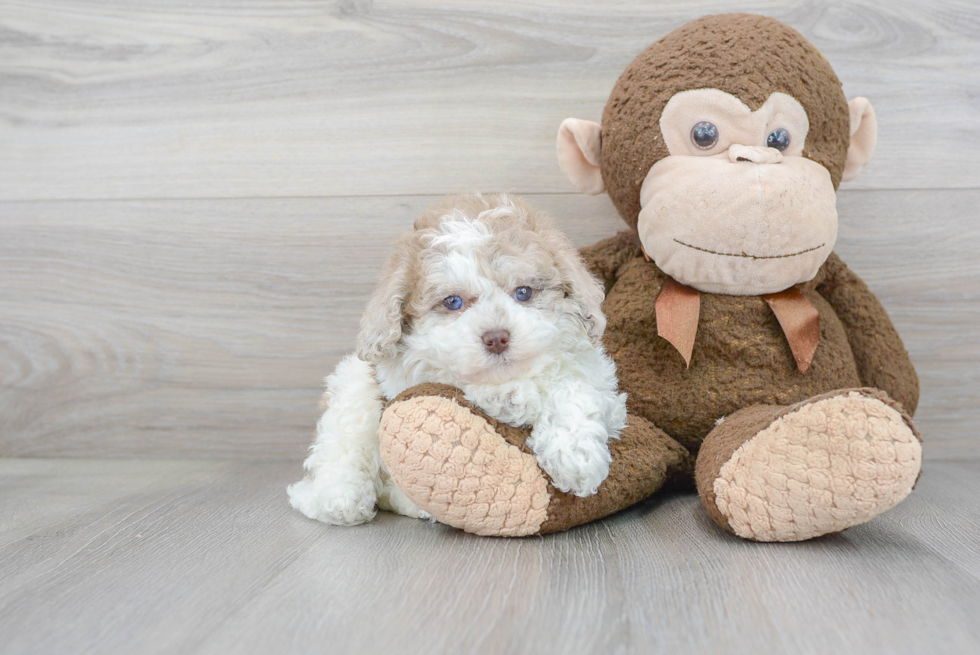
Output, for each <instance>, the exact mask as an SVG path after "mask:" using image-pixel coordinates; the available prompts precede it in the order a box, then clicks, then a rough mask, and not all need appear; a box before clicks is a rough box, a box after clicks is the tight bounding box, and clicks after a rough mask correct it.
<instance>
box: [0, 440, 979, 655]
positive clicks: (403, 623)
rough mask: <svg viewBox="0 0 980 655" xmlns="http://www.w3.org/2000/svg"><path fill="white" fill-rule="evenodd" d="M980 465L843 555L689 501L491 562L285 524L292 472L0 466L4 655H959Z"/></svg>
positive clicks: (464, 541)
mask: <svg viewBox="0 0 980 655" xmlns="http://www.w3.org/2000/svg"><path fill="white" fill-rule="evenodd" d="M978 466H980V464H978V463H977V462H930V463H927V465H926V468H925V474H924V476H923V478H922V480H921V482H920V484H919V486H918V488H917V489H916V490H915V492H913V494H912V495H911V496H910V497H909V498H908V499H907V500H906V501H905V502H904V503H903V504H901V505H899V506H898V507H897V508H895V509H894V510H892V511H891V512H888V513H886V514H884V515H883V516H881V517H878V518H877V519H875V520H873V521H871V522H870V523H868V524H865V525H863V526H859V527H857V528H853V529H851V530H849V531H847V532H846V533H843V534H839V535H834V536H830V537H826V538H822V539H817V540H814V541H810V542H805V543H799V544H757V543H750V542H745V541H740V540H738V539H737V538H734V537H731V536H729V535H727V534H725V533H723V532H721V531H720V530H718V529H717V528H716V527H715V526H714V525H713V524H712V523H711V522H710V520H709V519H708V518H707V517H706V516H705V514H704V512H703V510H702V509H701V508H700V506H699V504H698V501H697V498H696V497H695V496H693V495H665V496H659V497H654V498H653V499H651V500H648V501H646V502H645V503H642V504H640V505H638V506H636V507H634V508H631V509H629V510H627V511H625V512H622V513H620V514H619V515H617V516H615V517H612V518H610V519H607V520H605V521H602V522H599V523H596V524H592V525H589V526H585V527H582V528H579V529H576V530H572V531H570V532H567V533H561V534H556V535H551V536H548V537H545V538H529V539H526V540H502V539H487V538H480V537H474V536H471V535H465V534H462V533H459V532H457V531H454V530H452V529H450V528H447V527H445V526H440V525H431V524H427V523H423V522H420V521H416V520H412V519H406V518H403V517H395V516H393V515H390V514H382V515H380V516H379V518H378V519H377V520H376V521H375V522H374V523H371V524H368V525H365V526H362V527H358V528H337V527H329V526H324V525H322V524H318V523H315V522H313V521H309V520H307V519H305V518H304V517H302V516H301V515H299V514H298V513H296V512H294V511H293V510H291V509H290V508H289V507H288V505H287V503H286V498H285V493H284V485H285V484H286V483H287V482H289V481H291V480H293V479H294V478H295V477H296V476H297V475H299V472H300V470H299V464H298V463H295V462H294V463H282V462H279V463H268V462H244V461H235V462H221V461H210V462H206V461H198V462H163V461H158V462H148V461H144V462H140V461H99V460H74V461H71V460H30V459H19V460H0V634H2V635H3V637H4V649H3V650H4V652H5V653H10V654H11V655H13V654H15V653H39V652H48V653H54V652H57V653H117V652H119V653H121V652H125V653H132V654H134V655H135V654H142V653H174V652H195V653H230V652H234V653H269V652H275V653H309V652H323V651H324V650H325V649H326V650H328V651H329V652H336V653H350V654H352V655H354V654H358V653H381V652H392V653H405V654H412V653H450V652H452V653H461V652H462V653H527V652H547V653H676V652H712V653H718V652H725V653H760V652H781V653H789V652H793V653H828V652H833V653H841V654H842V655H846V654H851V653H855V654H860V655H872V654H879V653H880V654H885V653H888V654H904V653H923V652H928V653H951V654H952V653H971V652H976V651H977V650H978V649H980V626H978V624H977V622H976V617H977V616H978V615H980V555H978V553H980V536H978V535H980V509H978V506H977V504H976V502H975V499H976V497H977V494H978V493H980V475H978V474H980V468H978Z"/></svg>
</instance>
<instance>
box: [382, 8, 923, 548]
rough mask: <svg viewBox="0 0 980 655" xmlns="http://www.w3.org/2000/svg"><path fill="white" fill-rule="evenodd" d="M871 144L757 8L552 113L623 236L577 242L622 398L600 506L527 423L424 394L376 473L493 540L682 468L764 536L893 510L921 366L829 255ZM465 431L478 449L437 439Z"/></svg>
mask: <svg viewBox="0 0 980 655" xmlns="http://www.w3.org/2000/svg"><path fill="white" fill-rule="evenodd" d="M876 137H877V126H876V122H875V115H874V111H873V109H872V107H871V105H870V103H869V102H868V101H867V100H866V99H864V98H855V99H854V100H852V101H850V102H847V100H846V99H845V97H844V95H843V92H842V90H841V83H840V81H839V80H838V79H837V76H836V75H835V74H834V71H833V70H832V68H831V67H830V64H829V63H828V62H827V60H826V59H824V57H823V56H822V55H821V54H820V53H819V52H818V51H817V50H816V48H814V46H813V45H812V44H810V43H809V42H808V41H807V40H806V39H805V38H803V36H802V35H800V34H799V33H798V32H797V31H795V30H793V29H792V28H790V27H788V26H786V25H784V24H782V23H780V22H778V21H776V20H774V19H770V18H765V17H761V16H753V15H745V14H728V15H720V16H709V17H705V18H701V19H699V20H696V21H693V22H691V23H689V24H687V25H685V26H683V27H681V28H679V29H678V30H676V31H674V32H672V33H670V34H668V35H667V36H665V37H664V38H662V39H661V40H659V41H657V42H656V43H654V44H653V45H652V46H650V47H649V48H648V49H647V50H646V51H644V52H643V53H641V54H640V55H639V56H638V57H637V58H636V59H635V60H634V61H633V63H631V64H630V65H629V66H628V67H627V69H626V71H625V72H624V73H623V74H622V76H621V77H620V78H619V80H618V82H617V83H616V86H615V87H614V89H613V91H612V94H611V96H610V98H609V101H608V103H607V105H606V108H605V111H604V113H603V117H602V124H601V125H600V124H597V123H592V122H588V121H583V120H577V119H568V120H566V121H564V122H563V123H562V125H561V128H560V130H559V134H558V159H559V164H560V166H561V168H562V170H563V171H564V172H565V174H566V175H567V177H568V178H569V179H570V180H571V181H572V183H573V184H574V185H575V186H576V187H577V188H578V189H579V190H581V191H583V192H585V193H590V194H597V193H602V192H603V191H606V192H608V193H609V196H610V198H611V199H612V201H613V203H614V205H615V206H616V208H617V210H618V211H619V213H620V215H621V216H622V218H623V219H624V221H625V222H626V224H627V225H628V226H629V228H630V229H629V230H628V231H626V232H622V233H620V234H619V235H617V236H615V237H612V238H610V239H607V240H605V241H602V242H600V243H598V244H595V245H594V246H591V247H589V248H586V249H584V250H583V255H584V257H585V259H586V262H587V263H589V264H590V266H591V267H592V269H593V271H594V272H595V273H596V275H598V276H599V278H600V279H601V280H602V281H603V282H604V283H605V287H606V294H607V296H606V300H605V302H604V304H603V310H604V312H605V314H606V316H607V318H608V326H607V329H606V333H605V337H604V343H605V346H606V349H607V350H608V352H609V353H610V354H611V355H612V357H613V359H614V360H615V361H616V365H617V370H618V373H619V377H620V385H621V388H622V390H623V391H626V392H627V393H628V394H629V400H628V408H629V410H630V419H629V427H628V428H627V430H626V431H624V433H623V436H622V438H621V439H620V440H619V441H617V442H612V443H611V444H610V446H611V450H612V452H613V464H612V467H611V469H610V475H609V478H608V479H607V480H606V482H605V483H603V485H601V486H600V488H599V492H598V493H597V494H595V495H594V496H590V497H586V498H579V497H574V496H569V495H567V494H562V493H561V492H559V491H557V490H556V489H555V488H554V487H553V486H552V485H551V484H550V481H549V480H548V477H547V475H546V474H545V473H544V472H543V471H541V470H540V469H539V468H538V467H537V465H536V463H535V462H534V458H533V456H531V455H530V454H529V452H528V451H527V449H526V448H524V447H523V440H524V438H525V437H526V436H527V435H526V431H522V430H518V429H516V428H511V427H509V426H506V425H500V424H497V423H496V422H494V421H493V420H492V419H489V418H488V417H486V416H485V415H483V414H482V413H481V412H479V410H477V409H476V408H474V407H472V406H470V405H468V404H467V403H466V402H465V401H464V400H462V399H461V397H460V396H461V394H460V393H459V392H458V391H457V390H455V389H452V388H446V387H440V386H435V385H425V386H423V387H417V388H415V389H411V390H409V391H408V392H406V393H405V394H403V395H402V396H401V397H399V398H397V399H396V400H395V401H393V402H392V403H391V404H390V405H389V407H388V408H387V410H386V412H385V414H384V416H383V418H382V429H381V443H382V458H383V459H384V461H385V463H386V464H387V466H388V468H389V471H390V473H391V475H392V478H393V479H394V480H395V482H396V483H397V484H398V485H399V486H400V487H403V488H405V489H412V492H411V493H409V495H410V497H411V498H412V500H413V501H414V502H415V503H416V504H418V505H419V507H421V508H422V509H423V510H425V511H428V512H429V513H431V514H432V515H433V516H435V517H436V518H437V519H439V520H440V521H443V522H446V523H449V524H450V525H453V526H456V527H459V528H462V529H464V530H468V531H471V532H476V533H479V534H493V535H508V536H520V535H529V534H543V533H546V532H551V531H555V530H561V529H565V528H568V527H572V526H574V525H578V524H581V523H585V522H587V521H591V520H594V519H596V518H600V517H602V516H605V515H607V514H610V513H612V512H615V511H618V510H620V509H622V508H624V507H626V506H628V505H629V504H632V503H634V502H636V501H638V500H640V499H642V498H644V497H646V496H648V495H650V494H652V493H654V492H655V491H657V490H658V489H660V488H662V487H663V486H665V485H671V484H674V485H681V486H683V485H684V484H686V483H687V484H689V483H690V482H691V481H692V478H693V481H694V483H695V484H696V487H697V490H698V493H699V495H700V497H701V500H702V503H703V505H704V507H705V508H706V510H707V512H708V514H709V515H710V516H711V518H712V519H714V521H715V522H716V523H717V524H718V525H719V526H721V527H722V528H724V529H725V530H727V531H729V532H732V533H734V534H736V535H738V536H740V537H743V538H746V539H753V540H759V541H797V540H802V539H809V538H813V537H816V536H820V535H823V534H828V533H832V532H837V531H840V530H844V529H847V528H849V527H852V526H854V525H858V524H860V523H863V522H864V521H867V520H869V519H871V518H873V517H874V516H876V515H877V514H879V513H881V512H883V511H885V510H887V509H889V508H891V507H893V506H894V505H896V504H897V503H898V502H900V501H901V500H902V499H903V498H905V497H906V496H907V495H908V494H909V492H910V491H911V490H912V488H913V486H914V484H915V482H916V480H917V478H918V475H919V472H920V468H921V458H922V449H921V445H920V438H919V435H918V432H917V431H916V429H915V427H914V425H913V423H912V419H911V414H912V413H913V412H914V411H915V406H916V403H917V401H918V379H917V377H916V374H915V370H914V369H913V367H912V364H911V362H910V360H909V357H908V354H907V353H906V351H905V348H904V346H903V345H902V341H901V339H900V337H899V336H898V333H897V332H896V330H895V328H894V327H893V325H892V323H891V321H890V320H889V318H888V316H887V314H886V313H885V310H884V308H883V307H882V306H881V304H880V302H879V301H878V300H877V298H875V296H874V295H873V294H872V293H871V292H870V291H869V290H868V288H867V286H866V285H865V284H864V282H862V281H861V279H860V278H859V277H858V276H857V275H855V274H854V273H853V272H852V271H850V270H849V269H848V268H847V266H846V265H845V264H844V263H843V262H842V261H841V260H840V259H839V258H838V257H837V256H836V255H835V254H833V247H834V243H835V241H836V237H837V211H836V190H837V187H838V185H839V184H840V182H841V181H842V180H849V179H852V178H853V177H855V176H856V175H857V174H858V172H860V170H861V168H862V167H863V166H864V165H865V164H866V163H867V161H868V160H869V158H870V156H871V154H872V152H873V150H874V146H875V141H876ZM467 431H469V432H475V433H477V434H479V439H476V440H473V439H470V440H469V441H468V442H467V443H466V444H464V443H461V442H460V441H459V439H458V438H456V437H453V436H452V435H458V434H460V433H462V432H467ZM447 438H448V439H454V438H456V441H455V442H453V448H452V449H451V450H449V451H446V450H445V449H443V450H442V451H440V452H442V453H443V454H437V455H433V452H430V451H431V450H432V449H431V448H429V446H428V444H432V443H435V442H436V441H440V440H444V439H447ZM420 444H421V445H420ZM411 449H414V450H415V451H417V452H416V454H415V455H412V454H411V452H412V450H411ZM403 485H404V486H403Z"/></svg>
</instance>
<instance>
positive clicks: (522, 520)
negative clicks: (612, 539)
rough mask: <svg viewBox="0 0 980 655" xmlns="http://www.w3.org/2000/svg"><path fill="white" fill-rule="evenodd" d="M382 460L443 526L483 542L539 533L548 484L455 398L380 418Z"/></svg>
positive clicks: (402, 406)
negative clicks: (477, 536) (481, 538)
mask: <svg viewBox="0 0 980 655" xmlns="http://www.w3.org/2000/svg"><path fill="white" fill-rule="evenodd" d="M381 458H382V460H383V461H384V462H385V465H386V466H387V467H388V472H389V473H390V475H391V478H392V480H394V482H395V484H396V485H398V487H399V488H400V489H401V490H402V491H404V492H405V494H406V495H407V496H408V497H409V498H411V499H412V501H413V502H414V503H415V504H416V505H418V506H419V508H421V509H422V510H424V511H426V512H428V513H430V514H431V515H432V516H433V517H435V518H436V520H438V521H439V522H440V523H446V524H448V525H451V526H453V527H455V528H460V529H462V530H465V531H466V532H472V533H475V534H480V535H495V536H505V537H520V536H526V535H531V534H535V533H537V532H538V531H539V529H540V527H541V525H542V524H543V523H544V522H545V519H546V518H547V509H548V504H549V502H550V495H549V491H548V480H547V479H546V478H545V476H544V475H543V474H542V472H541V469H539V468H538V464H537V462H536V461H535V459H534V456H533V455H531V454H530V453H527V452H524V451H522V450H521V449H520V448H518V447H517V446H515V445H512V444H510V443H508V442H507V441H506V440H505V439H504V438H503V437H501V435H500V433H499V432H498V431H497V430H496V429H495V427H494V426H493V425H491V424H490V423H489V422H488V421H487V420H486V419H485V418H483V417H482V416H479V415H478V414H475V413H474V412H472V411H470V410H469V409H468V408H466V407H463V406H462V405H460V404H459V403H457V402H455V401H454V400H452V399H450V398H445V397H442V396H434V395H423V396H416V397H412V398H408V399H407V400H396V401H395V402H393V403H392V404H391V405H389V406H388V408H387V409H386V410H385V412H384V414H383V415H382V417H381Z"/></svg>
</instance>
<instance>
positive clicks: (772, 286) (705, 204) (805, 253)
mask: <svg viewBox="0 0 980 655" xmlns="http://www.w3.org/2000/svg"><path fill="white" fill-rule="evenodd" d="M809 127H810V126H809V121H808V119H807V114H806V111H805V110H804V109H803V107H802V105H800V103H799V102H797V101H796V100H795V99H794V98H792V97H791V96H789V95H786V94H784V93H773V94H772V95H771V96H769V98H768V100H766V102H765V103H764V104H763V105H762V106H761V107H760V108H759V109H757V110H756V111H751V110H750V109H749V107H748V106H746V105H745V104H744V103H743V102H742V101H741V100H740V99H739V98H737V97H735V96H733V95H731V94H728V93H725V92H723V91H720V90H718V89H697V90H690V91H683V92H681V93H678V94H676V95H674V96H673V97H672V98H671V99H670V100H669V102H668V103H667V105H666V106H665V107H664V110H663V113H662V114H661V117H660V130H661V134H662V135H663V139H664V144H665V145H666V147H667V150H668V152H669V155H668V156H667V157H664V158H663V159H660V160H659V161H658V162H657V163H656V164H654V165H653V167H651V168H650V171H649V172H648V173H647V175H646V178H645V179H644V180H643V184H642V187H641V189H640V207H641V209H640V213H639V217H638V222H637V232H638V234H639V237H640V241H641V243H642V244H643V247H644V250H645V251H646V253H647V255H648V256H650V257H651V258H652V259H653V260H654V262H655V263H656V264H657V266H659V267H660V268H661V269H662V270H663V271H664V272H665V273H667V274H668V275H670V276H671V277H673V278H674V279H676V280H677V281H678V282H681V283H682V284H686V285H688V286H692V287H694V288H696V289H698V290H700V291H704V292H707V293H723V294H734V295H759V294H764V293H775V292H777V291H782V290H783V289H786V288H788V287H790V286H792V285H794V284H797V283H800V282H805V281H807V280H810V279H812V278H813V277H814V275H816V273H817V270H818V269H819V268H820V266H821V265H822V264H823V262H824V261H825V260H826V259H827V257H828V256H829V255H830V252H831V250H833V247H834V242H835V241H836V239H837V210H836V194H835V192H834V184H833V182H832V181H831V177H830V173H829V172H828V171H827V169H826V168H824V167H823V166H821V165H820V164H818V163H816V162H814V161H812V160H810V159H808V158H806V157H804V156H803V150H804V147H805V144H806V137H807V132H808V131H809Z"/></svg>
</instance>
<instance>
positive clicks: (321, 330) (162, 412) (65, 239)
mask: <svg viewBox="0 0 980 655" xmlns="http://www.w3.org/2000/svg"><path fill="white" fill-rule="evenodd" d="M435 199H436V197H425V196H409V197H382V198H330V199H255V200H207V201H205V200H181V201H176V200H175V201H162V200H158V201H111V202H29V203H0V230H2V233H3V235H4V238H3V239H2V240H0V306H2V307H3V314H2V316H0V455H2V456H68V457H86V456H135V455H138V456H153V457H174V458H177V457H258V458H268V457H273V458H275V457H284V458H289V459H294V460H298V459H300V458H301V457H302V456H303V452H304V450H305V448H306V446H307V445H308V443H309V441H310V439H311V435H312V427H313V424H314V422H315V420H316V400H317V397H318V395H319V393H320V384H321V380H322V379H323V377H324V376H325V375H326V374H327V373H329V372H330V370H331V369H332V367H333V366H334V365H335V364H336V362H337V361H338V360H339V358H340V357H341V356H342V355H343V354H344V353H345V352H348V351H349V350H350V349H351V348H352V347H353V344H354V340H355V335H356V332H357V325H358V320H359V317H360V314H361V311H362V309H363V307H364V304H365V302H366V299H367V296H368V294H369V293H370V292H371V290H372V288H373V286H374V283H375V279H376V276H377V274H378V271H379V270H380V267H381V263H382V261H383V259H384V257H385V256H386V255H387V253H388V251H389V249H390V245H391V243H392V242H393V241H394V239H395V238H397V236H398V235H399V234H400V233H401V232H402V231H404V230H405V229H407V226H409V225H410V224H411V221H412V219H413V218H414V216H415V215H416V214H417V213H418V212H419V211H420V210H421V209H422V208H423V207H424V206H426V205H427V204H429V203H430V202H432V201H433V200H435ZM531 201H532V202H533V203H534V204H535V205H536V206H538V207H541V208H543V209H545V210H547V211H549V212H550V213H552V214H553V215H554V216H556V217H557V218H558V219H559V221H558V222H559V224H560V225H561V227H562V228H563V229H564V230H565V231H566V232H568V234H570V235H572V237H573V240H574V241H575V242H576V243H577V244H579V245H585V244H589V243H593V242H595V241H596V240H598V239H599V238H601V237H604V236H607V235H610V234H612V233H614V232H615V231H616V230H618V229H620V227H621V226H622V223H621V221H619V219H618V218H617V217H616V214H615V210H614V209H613V208H612V206H611V204H610V203H609V201H608V200H607V199H606V198H605V197H601V198H588V197H584V196H579V195H575V194H557V195H539V196H533V197H531ZM978 205H980V191H970V190H961V191H907V192H898V191H850V192H845V193H842V194H841V201H840V213H841V217H842V218H841V230H840V231H841V236H840V240H839V245H838V248H837V250H838V252H839V253H840V254H841V255H842V256H843V257H844V259H845V261H847V262H848V263H849V264H850V266H851V267H852V268H854V269H855V270H856V271H857V272H858V273H859V274H860V275H862V276H863V277H864V278H865V280H866V281H867V282H868V283H869V285H870V286H871V288H872V289H873V290H874V291H875V292H876V293H878V294H879V295H880V297H881V298H882V300H883V302H884V303H885V306H886V307H887V308H888V309H889V311H890V312H891V314H892V317H893V319H894V320H895V322H896V324H897V326H898V328H899V330H900V332H901V333H902V334H903V336H904V338H905V342H906V346H907V347H908V349H909V351H910V352H911V354H912V358H913V361H914V362H915V364H916V365H917V367H918V370H919V374H920V376H921V378H922V386H923V398H922V402H921V403H920V409H919V413H918V416H917V420H918V422H919V426H920V428H921V430H922V432H923V434H924V435H925V437H926V444H927V445H926V453H927V456H928V457H942V458H946V457H959V456H977V455H980V437H978V435H977V431H976V426H977V425H980V406H978V403H977V402H976V399H977V398H978V397H980V339H978V331H980V328H978V327H977V326H978V325H980V260H978V258H977V257H976V253H977V252H978V251H980V229H978V228H977V226H976V225H974V223H975V221H974V220H973V217H974V216H975V212H976V210H975V208H976V207H977V206H978Z"/></svg>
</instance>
